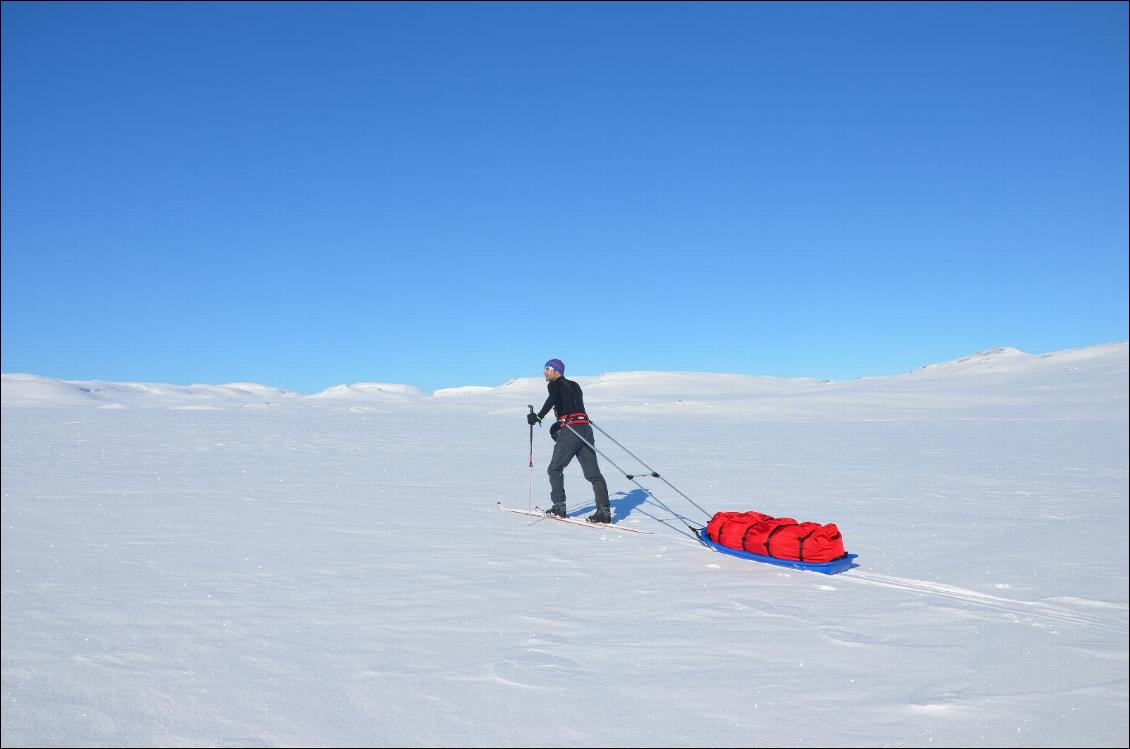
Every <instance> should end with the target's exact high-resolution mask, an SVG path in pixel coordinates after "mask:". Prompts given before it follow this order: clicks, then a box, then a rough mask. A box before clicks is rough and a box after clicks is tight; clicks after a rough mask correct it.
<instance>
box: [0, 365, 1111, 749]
mask: <svg viewBox="0 0 1130 749" xmlns="http://www.w3.org/2000/svg"><path fill="white" fill-rule="evenodd" d="M1127 372H1128V364H1127V346H1126V344H1113V345H1109V346H1101V347H1094V348H1090V349H1082V350H1078V351H1067V352H1059V353H1057V354H1053V355H1046V356H1042V357H1037V356H1030V355H1027V354H1022V353H1020V352H1016V351H1012V350H1007V349H1006V350H1001V351H993V352H985V353H983V354H979V355H975V356H973V357H969V358H967V359H965V360H960V361H957V362H950V363H946V364H942V365H937V366H934V367H927V368H924V369H922V370H917V371H915V372H913V373H908V374H906V375H902V376H898V377H889V378H873V379H864V380H857V381H852V382H834V383H821V382H816V381H811V380H794V381H782V380H772V379H766V378H752V377H741V376H731V375H708V374H691V373H614V374H609V375H604V376H601V377H595V378H579V380H580V382H581V383H582V385H583V386H584V387H585V392H586V402H587V403H588V405H589V410H590V412H591V414H592V416H593V418H594V419H595V420H596V421H597V422H598V423H599V424H600V425H601V426H603V427H604V428H605V429H607V430H608V431H609V432H610V433H611V434H612V435H613V436H614V437H616V438H617V439H618V440H619V441H620V442H622V443H623V444H625V445H626V446H628V447H629V448H631V449H632V450H633V452H636V453H637V454H638V455H640V456H641V457H642V458H644V459H645V460H647V461H648V462H649V463H650V464H651V465H652V466H654V467H655V468H656V469H658V470H660V471H661V472H662V473H663V474H664V476H665V477H667V478H669V479H670V480H671V481H672V482H673V483H674V484H675V485H676V486H678V487H679V488H680V489H681V490H682V491H684V492H685V493H687V494H688V495H689V496H690V497H692V498H693V499H694V500H695V501H696V502H697V503H699V504H700V505H702V506H703V507H705V508H706V509H707V510H709V511H711V512H713V511H715V510H736V509H752V510H758V511H761V512H766V513H769V514H773V515H788V516H791V517H795V518H797V519H800V520H816V521H820V522H836V523H838V524H839V526H840V528H841V529H842V531H843V533H844V537H845V540H846V542H847V547H848V549H849V550H850V551H851V552H853V553H856V554H859V559H858V560H857V561H858V563H859V565H860V566H859V567H857V568H855V569H852V570H851V571H849V572H846V573H843V574H839V575H835V576H825V575H820V574H816V573H811V572H795V571H788V570H784V569H780V568H776V567H771V566H768V565H762V564H757V563H753V562H747V561H743V560H738V559H734V558H730V557H726V556H723V555H720V554H716V553H713V552H710V551H707V550H705V549H704V548H703V547H702V546H700V545H698V544H697V543H695V542H693V541H692V540H691V539H690V538H688V537H687V536H685V535H681V534H680V533H679V532H678V529H679V527H680V524H679V523H678V522H671V521H670V516H669V515H668V514H667V513H666V512H664V511H663V510H661V509H659V508H657V507H655V506H654V505H653V504H651V503H650V502H643V499H644V498H645V497H644V494H643V492H641V491H640V490H638V489H636V487H635V486H634V485H633V484H632V483H630V482H629V481H628V480H627V479H625V478H624V476H623V475H622V474H620V473H618V472H617V471H616V470H615V469H614V468H613V467H612V466H611V465H609V464H608V462H607V461H606V460H603V459H602V461H601V463H602V467H603V469H604V472H605V475H606V477H608V480H609V485H610V487H611V489H612V491H613V505H614V511H615V514H616V518H617V521H618V522H620V523H626V524H630V525H632V527H637V528H643V529H647V530H650V531H654V535H650V536H646V535H637V534H623V533H616V532H613V531H601V530H595V529H589V528H583V527H570V526H566V525H563V524H559V523H552V522H550V521H542V522H537V523H534V524H533V525H530V524H529V523H528V522H527V519H525V518H523V517H522V516H519V515H513V514H510V513H501V512H498V511H497V510H496V509H495V502H496V500H500V499H501V500H503V501H505V502H506V503H508V504H511V505H514V506H519V507H525V506H526V505H527V503H528V494H527V492H528V483H527V482H528V479H529V470H528V467H527V455H528V450H527V448H528V435H529V432H528V428H527V427H526V424H525V421H524V414H525V413H526V407H525V406H526V404H527V403H533V404H535V405H540V403H541V401H542V400H543V399H544V385H543V383H541V382H540V380H537V379H520V380H515V381H512V382H510V383H507V384H506V385H503V386H500V387H496V388H490V387H468V388H459V389H454V390H446V391H439V392H437V393H434V394H431V395H425V394H423V393H420V392H418V391H416V390H414V389H413V388H409V387H404V386H388V385H354V386H348V387H346V386H343V387H340V388H335V389H331V390H329V391H326V392H325V393H322V394H320V395H318V396H310V397H303V396H299V395H297V394H294V393H288V392H285V391H280V390H276V389H272V388H264V387H261V386H258V385H247V384H244V385H232V386H191V387H178V386H170V385H139V384H127V383H103V382H81V383H75V382H57V381H53V380H48V379H45V378H39V377H34V376H30V375H4V378H3V411H2V416H3V419H2V423H3V436H2V439H3V442H2V447H3V476H2V478H3V492H2V493H3V502H2V516H3V517H2V520H3V560H2V573H3V622H2V639H3V653H2V660H3V719H2V722H3V744H4V745H5V746H11V745H52V746H67V745H75V746H92V745H121V746H132V745H211V746H233V745H237V746H278V745H294V746H299V745H303V746H306V745H323V746H325V745H329V746H333V745H338V746H347V745H348V746H381V745H418V746H423V745H433V746H434V745H499V746H554V745H587V746H608V745H612V746H680V745H682V746H686V745H699V746H719V745H741V746H753V745H761V746H929V745H937V746H1126V745H1127V743H1128V729H1127V720H1128V710H1127V699H1128V663H1127V636H1128V625H1127V619H1128V616H1127V606H1128V591H1127V585H1128V581H1127V571H1128V555H1127V545H1128V530H1127V524H1128V517H1127V499H1128V497H1127V476H1128V465H1127V455H1128V440H1127V427H1128V418H1127V386H1128V377H1127ZM645 393H646V397H645ZM535 438H536V443H535V444H536V456H535V469H534V501H535V502H543V503H544V501H545V495H546V493H547V482H546V479H545V473H544V472H545V466H546V463H547V460H548V456H549V452H550V447H551V443H550V441H549V439H548V436H547V435H546V434H545V432H544V431H537V432H536V434H535ZM598 447H601V448H602V449H605V450H606V451H608V452H609V455H610V456H611V457H612V458H613V459H615V460H616V462H617V463H618V464H619V465H620V466H621V467H623V468H624V469H625V470H628V471H631V472H634V471H636V470H638V469H639V465H638V464H636V463H634V462H633V461H632V460H631V459H630V458H629V457H627V456H625V455H624V454H623V453H620V452H618V451H614V450H613V446H612V445H611V444H610V443H609V442H608V440H606V439H599V438H598ZM566 486H567V488H568V489H569V490H570V505H569V509H570V511H571V512H572V513H575V514H580V513H583V512H584V511H585V510H586V509H590V511H591V492H590V491H588V488H587V484H585V482H584V481H583V479H582V478H581V475H580V469H579V467H577V466H576V465H573V466H571V467H570V468H569V469H568V471H567V473H566ZM648 486H649V488H652V489H653V490H654V491H655V493H656V494H657V495H658V496H659V498H660V499H662V500H664V501H665V502H666V503H667V504H669V505H670V506H671V507H672V508H673V509H675V510H676V511H677V512H679V513H680V514H683V515H685V516H686V517H687V518H688V519H690V520H692V521H695V522H701V521H704V520H705V517H703V516H702V514H701V513H699V512H698V510H697V509H695V508H694V507H693V506H691V505H689V504H688V503H686V502H685V501H682V500H681V498H679V497H678V495H676V494H674V492H672V491H670V490H669V489H668V488H667V487H666V486H665V485H664V484H662V483H660V482H657V481H655V480H651V483H649V484H648Z"/></svg>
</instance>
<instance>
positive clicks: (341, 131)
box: [0, 2, 1128, 392]
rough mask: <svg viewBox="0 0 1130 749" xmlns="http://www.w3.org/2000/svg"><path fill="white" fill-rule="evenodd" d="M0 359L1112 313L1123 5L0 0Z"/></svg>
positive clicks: (762, 357) (424, 378) (693, 354)
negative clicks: (0, 102) (0, 84)
mask: <svg viewBox="0 0 1130 749" xmlns="http://www.w3.org/2000/svg"><path fill="white" fill-rule="evenodd" d="M2 7H3V48H2V54H3V68H2V75H3V94H2V95H3V110H2V111H3V114H2V117H3V131H2V141H3V154H2V161H0V164H2V166H0V168H2V172H3V175H2V176H3V189H2V193H0V198H2V208H3V222H2V240H3V251H2V261H3V269H2V270H3V274H2V283H3V294H2V305H3V310H2V311H3V315H2V325H3V331H2V334H3V338H2V345H3V362H2V368H3V371H5V372H29V373H34V374H40V375H45V376H50V377H57V378H62V379H110V380H138V381H155V382H172V383H181V384H188V383H197V382H201V383H224V382H232V381H253V382H259V383H262V384H266V385H274V386H278V387H285V388H289V389H292V390H297V391H299V392H315V391H318V390H321V389H323V388H325V387H329V386H331V385H335V384H339V383H347V382H381V381H383V382H402V383H407V384H412V385H416V386H418V387H420V388H422V389H425V390H428V389H432V388H437V387H448V386H456V385H468V384H477V385H497V384H500V383H502V382H503V381H505V380H506V379H508V378H511V377H518V376H539V375H540V372H541V366H542V363H543V362H544V361H545V360H546V359H548V358H550V357H557V358H561V359H563V360H564V361H565V363H566V365H567V373H568V374H581V375H584V374H597V373H600V372H604V371H615V370H637V369H658V370H695V371H721V372H743V373H748V374H757V375H775V376H782V377H795V376H811V377H817V378H826V379H844V378H851V377H857V376H862V375H876V374H893V373H897V372H903V371H908V370H910V369H913V368H915V367H917V366H921V365H923V364H928V363H932V362H937V361H943V360H946V359H952V358H956V357H958V356H962V355H964V354H968V353H972V352H974V351H977V350H981V349H985V348H991V347H998V346H1013V347H1016V348H1019V349H1022V350H1025V351H1029V352H1033V353H1044V352H1047V351H1054V350H1058V349H1063V348H1076V347H1081V346H1088V345H1092V344H1098V343H1108V342H1113V341H1122V340H1126V339H1127V337H1128V335H1127V304H1128V303H1127V284H1128V281H1127V274H1128V269H1127V255H1128V249H1127V247H1128V235H1127V225H1128V217H1127V202H1128V195H1127V179H1128V177H1127V163H1128V160H1127V159H1128V157H1127V139H1128V124H1127V123H1128V120H1127V90H1128V81H1127V69H1128V58H1127V25H1128V18H1127V7H1128V6H1127V4H1126V3H1121V2H1112V3H1087V2H1068V3H1062V4H1057V3H1012V2H1010V3H1000V4H992V3H953V4H927V3H911V4H905V5H901V4H894V3H876V4H853V3H834V4H828V5H824V4H791V3H780V4H778V3H766V4H738V3H719V4H673V3H667V4H656V5H651V4H648V3H642V2H631V3H626V4H582V3H561V4H540V3H539V4H520V3H505V4H497V5H495V4H454V3H450V4H449V3H440V4H434V5H433V4H391V3H376V4H363V3H345V4H335V3H329V2H318V3H310V4H305V3H259V2H257V3H248V4H239V3H218V4H212V3H184V4H182V3H122V4H116V3H97V2H83V3H77V4H67V3H20V2H4V3H3V6H2Z"/></svg>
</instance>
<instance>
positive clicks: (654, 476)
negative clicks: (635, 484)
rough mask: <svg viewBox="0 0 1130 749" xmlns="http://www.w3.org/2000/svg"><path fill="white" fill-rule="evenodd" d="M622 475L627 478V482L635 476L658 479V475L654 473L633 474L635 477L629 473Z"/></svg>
mask: <svg viewBox="0 0 1130 749" xmlns="http://www.w3.org/2000/svg"><path fill="white" fill-rule="evenodd" d="M624 475H625V476H626V477H627V478H628V481H631V480H632V479H634V478H635V477H636V476H651V477H652V478H656V479H657V478H659V474H658V473H655V472H654V471H653V472H651V473H637V474H635V476H633V475H632V474H630V473H625V474H624Z"/></svg>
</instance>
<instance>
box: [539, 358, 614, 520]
mask: <svg viewBox="0 0 1130 749" xmlns="http://www.w3.org/2000/svg"><path fill="white" fill-rule="evenodd" d="M545 381H546V389H547V390H549V397H548V398H546V400H545V405H544V406H542V407H541V411H539V412H538V413H536V414H533V413H530V414H526V421H527V422H528V423H529V424H531V425H532V424H538V423H540V422H541V420H542V418H543V417H544V416H545V415H546V414H547V413H549V409H550V408H552V409H553V412H554V415H555V416H556V417H557V421H556V422H554V424H553V426H551V427H550V428H549V436H550V437H552V438H553V441H554V442H555V443H556V444H555V445H554V446H553V458H552V459H551V460H550V461H549V469H548V471H547V472H548V473H549V490H550V491H549V497H550V499H551V500H552V501H553V507H551V508H550V509H548V510H546V511H545V514H546V515H556V516H557V517H560V518H563V517H565V516H566V513H565V477H564V475H563V471H564V470H565V466H567V465H569V463H570V462H571V461H572V460H573V456H574V455H575V456H576V457H577V460H578V461H579V462H580V464H581V469H582V470H583V471H584V472H585V478H586V479H588V480H589V481H590V482H591V483H592V491H593V495H594V497H595V499H596V512H594V513H593V514H592V515H589V516H588V517H587V518H586V520H588V521H589V522H590V523H611V522H612V508H611V506H610V505H609V504H608V484H607V482H605V480H604V476H602V475H601V473H600V468H599V467H598V466H597V464H596V453H595V452H594V451H593V449H592V448H591V447H589V446H588V445H586V444H585V442H584V441H582V440H581V437H583V438H584V440H587V441H588V443H589V445H593V444H596V443H595V442H594V441H593V434H592V426H591V425H590V424H589V417H588V414H586V413H585V402H584V396H583V394H582V393H581V386H580V385H578V384H577V383H575V382H573V381H572V380H567V379H565V364H564V363H563V362H562V361H561V360H560V359H550V360H549V361H547V362H546V363H545ZM566 426H568V427H569V428H564V427H566ZM573 430H576V432H577V433H578V434H580V437H578V436H577V434H574V433H573Z"/></svg>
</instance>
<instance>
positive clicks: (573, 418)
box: [557, 411, 592, 426]
mask: <svg viewBox="0 0 1130 749" xmlns="http://www.w3.org/2000/svg"><path fill="white" fill-rule="evenodd" d="M557 423H558V424H561V425H562V426H572V425H573V424H591V423H592V422H590V421H589V415H588V414H587V413H585V412H584V411H578V412H577V413H575V414H565V415H564V416H562V417H561V418H560V419H558V420H557Z"/></svg>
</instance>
